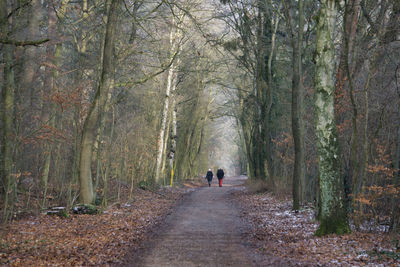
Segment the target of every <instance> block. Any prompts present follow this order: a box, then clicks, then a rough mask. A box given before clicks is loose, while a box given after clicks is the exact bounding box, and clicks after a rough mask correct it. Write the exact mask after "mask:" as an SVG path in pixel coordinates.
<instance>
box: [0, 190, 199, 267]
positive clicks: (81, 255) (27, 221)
mask: <svg viewBox="0 0 400 267" xmlns="http://www.w3.org/2000/svg"><path fill="white" fill-rule="evenodd" d="M190 190H193V189H188V188H172V189H170V188H163V189H162V190H159V191H158V192H151V191H144V190H140V189H136V190H135V192H134V199H133V200H130V201H126V202H125V203H123V204H119V203H117V204H115V205H112V206H111V207H109V208H108V209H106V210H104V211H103V212H102V214H98V215H85V214H81V215H73V214H70V215H69V217H68V218H62V217H59V216H49V215H45V214H41V215H38V216H30V217H25V218H23V219H20V220H15V221H13V222H11V223H9V224H8V225H5V226H3V227H2V228H1V229H0V234H1V235H0V265H7V266H82V265H84V266H87V265H102V266H107V265H110V264H116V263H120V262H122V260H123V259H124V257H125V255H126V254H127V253H129V252H130V251H132V250H134V249H136V248H137V247H138V246H139V245H140V243H141V242H142V241H143V240H144V239H145V237H146V234H147V233H148V232H149V231H150V230H151V229H152V227H156V226H157V225H158V224H159V223H160V222H161V221H162V219H163V218H164V217H165V216H166V215H167V214H168V213H170V211H171V209H172V208H173V206H175V205H176V203H177V201H178V200H179V199H180V198H181V197H182V196H183V194H185V193H186V192H188V191H190Z"/></svg>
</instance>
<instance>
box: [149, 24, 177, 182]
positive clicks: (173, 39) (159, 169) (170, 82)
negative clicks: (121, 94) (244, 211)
mask: <svg viewBox="0 0 400 267" xmlns="http://www.w3.org/2000/svg"><path fill="white" fill-rule="evenodd" d="M175 26H176V22H175V18H173V26H172V27H173V28H172V29H171V32H170V44H171V47H170V62H171V61H172V60H173V59H174V57H175V56H176V55H175V54H176V53H178V52H179V50H180V44H179V43H180V41H181V40H180V39H181V30H180V29H178V28H175ZM176 65H177V64H176V62H172V64H171V66H170V67H169V69H168V76H167V86H166V88H165V98H164V107H163V112H162V118H161V128H160V132H159V136H158V141H157V158H156V160H157V161H156V171H155V181H156V183H159V182H160V179H161V176H162V177H163V178H165V177H164V175H165V173H164V169H165V168H163V166H165V153H166V142H167V141H168V139H166V138H165V137H166V136H168V135H167V126H168V125H167V121H168V116H169V113H170V95H171V90H174V89H172V88H173V87H175V86H176V84H174V80H175V79H174V76H175V75H176Z"/></svg>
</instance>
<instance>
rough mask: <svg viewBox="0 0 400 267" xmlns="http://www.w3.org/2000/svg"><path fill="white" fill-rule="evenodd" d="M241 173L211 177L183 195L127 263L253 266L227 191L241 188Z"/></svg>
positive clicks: (245, 228)
mask: <svg viewBox="0 0 400 267" xmlns="http://www.w3.org/2000/svg"><path fill="white" fill-rule="evenodd" d="M245 179H246V177H244V176H239V177H230V178H225V179H224V185H223V187H218V180H217V179H214V180H213V185H212V186H211V187H202V188H199V189H197V190H196V191H194V192H192V193H191V194H190V195H188V196H187V197H185V198H184V200H183V201H182V203H181V204H180V205H179V206H178V207H177V208H176V209H175V210H174V211H173V212H172V213H171V214H170V215H169V216H168V217H167V218H166V220H165V222H164V223H163V225H162V226H161V227H160V229H159V230H157V232H156V233H155V235H154V236H153V238H151V240H150V241H149V242H148V243H147V244H145V246H144V247H143V248H142V249H140V250H139V251H138V252H137V253H135V254H136V256H135V257H133V259H130V260H129V263H128V264H129V265H130V266H256V265H258V264H256V263H255V262H254V261H253V260H252V258H253V259H254V257H252V254H253V253H252V251H251V250H252V249H251V248H250V247H249V244H248V243H247V242H246V241H247V240H248V231H249V228H248V226H246V225H245V224H244V222H243V220H242V219H241V218H240V211H239V208H238V207H236V206H235V204H234V202H233V201H232V196H231V193H232V192H234V191H236V190H241V189H243V186H242V184H243V182H244V180H245Z"/></svg>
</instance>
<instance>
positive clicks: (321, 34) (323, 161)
mask: <svg viewBox="0 0 400 267" xmlns="http://www.w3.org/2000/svg"><path fill="white" fill-rule="evenodd" d="M336 16H337V3H336V1H335V0H321V6H320V10H319V14H318V17H317V36H316V51H315V64H316V66H315V77H314V87H315V131H316V136H317V147H318V169H319V179H320V181H319V184H320V189H319V190H320V198H321V211H320V226H319V228H318V230H317V231H316V235H325V234H330V233H336V234H344V233H348V232H350V227H349V224H348V219H347V211H346V205H345V201H344V182H343V177H342V174H341V167H340V163H341V161H340V153H339V141H338V137H337V131H336V124H335V114H334V113H335V109H334V89H335V83H334V71H335V48H334V43H333V40H334V34H335V25H336Z"/></svg>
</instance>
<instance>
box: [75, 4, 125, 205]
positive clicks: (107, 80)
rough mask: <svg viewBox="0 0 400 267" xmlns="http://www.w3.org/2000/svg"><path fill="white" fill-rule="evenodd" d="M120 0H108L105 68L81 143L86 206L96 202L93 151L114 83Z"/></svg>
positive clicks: (80, 176)
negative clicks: (115, 41)
mask: <svg viewBox="0 0 400 267" xmlns="http://www.w3.org/2000/svg"><path fill="white" fill-rule="evenodd" d="M119 3H120V1H119V0H108V1H107V6H109V8H108V16H107V17H108V20H107V26H106V34H105V39H104V52H103V62H102V64H103V68H102V71H101V78H100V81H99V85H98V88H97V91H96V94H95V96H94V100H93V102H92V103H91V106H90V109H89V112H88V115H87V117H86V120H85V123H84V126H83V131H82V141H81V152H80V166H79V181H80V200H81V202H82V203H84V204H91V203H93V201H94V194H93V182H92V170H91V163H92V150H93V144H94V142H95V139H96V133H97V127H98V120H99V117H100V113H101V111H102V110H103V108H104V105H105V103H106V100H107V95H108V91H109V89H110V87H111V85H112V83H113V70H114V67H113V59H112V58H113V47H114V36H115V24H116V17H117V8H118V4H119Z"/></svg>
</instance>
